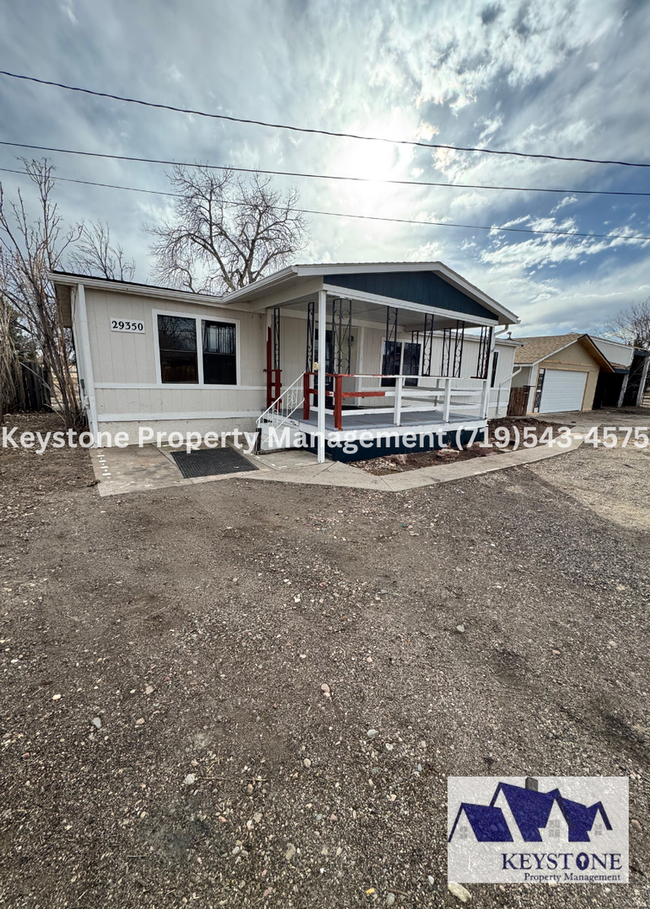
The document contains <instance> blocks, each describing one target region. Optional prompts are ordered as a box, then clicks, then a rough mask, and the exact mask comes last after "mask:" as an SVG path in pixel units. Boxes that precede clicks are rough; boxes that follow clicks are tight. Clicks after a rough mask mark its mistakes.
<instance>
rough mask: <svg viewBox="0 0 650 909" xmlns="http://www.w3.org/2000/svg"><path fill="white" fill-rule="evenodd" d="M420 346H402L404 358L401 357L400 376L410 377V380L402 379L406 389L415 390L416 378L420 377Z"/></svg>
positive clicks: (407, 343) (406, 344) (407, 344)
mask: <svg viewBox="0 0 650 909" xmlns="http://www.w3.org/2000/svg"><path fill="white" fill-rule="evenodd" d="M420 352H421V345H420V344H409V342H408V341H407V342H406V343H405V344H404V356H403V357H402V375H403V376H411V378H410V379H404V385H405V387H406V388H408V387H409V386H410V387H411V388H416V387H417V384H418V376H419V375H420Z"/></svg>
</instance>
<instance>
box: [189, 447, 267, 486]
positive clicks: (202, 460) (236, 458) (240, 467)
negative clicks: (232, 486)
mask: <svg viewBox="0 0 650 909" xmlns="http://www.w3.org/2000/svg"><path fill="white" fill-rule="evenodd" d="M172 458H173V459H174V460H175V461H176V464H177V466H178V469H179V470H180V472H181V473H182V474H183V476H184V477H185V479H186V480H189V479H190V478H191V477H213V476H220V475H221V474H224V473H242V472H243V471H245V470H257V467H255V465H254V464H251V462H250V461H247V460H246V458H245V457H244V456H243V455H241V454H240V453H239V452H238V451H235V449H234V448H199V449H197V450H196V451H190V452H187V451H174V452H172Z"/></svg>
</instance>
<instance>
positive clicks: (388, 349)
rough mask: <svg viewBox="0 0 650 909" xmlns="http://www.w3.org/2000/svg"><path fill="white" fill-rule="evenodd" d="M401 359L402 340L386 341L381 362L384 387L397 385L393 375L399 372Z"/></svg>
mask: <svg viewBox="0 0 650 909" xmlns="http://www.w3.org/2000/svg"><path fill="white" fill-rule="evenodd" d="M401 360H402V342H401V341H384V356H383V358H382V362H381V371H382V376H383V378H382V380H381V385H382V388H394V387H395V379H394V378H391V377H392V376H395V375H397V374H399V370H400V363H401Z"/></svg>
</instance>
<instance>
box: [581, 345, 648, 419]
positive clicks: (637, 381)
mask: <svg viewBox="0 0 650 909" xmlns="http://www.w3.org/2000/svg"><path fill="white" fill-rule="evenodd" d="M591 340H592V341H593V342H594V344H595V345H596V347H597V348H598V349H599V350H600V352H601V353H602V354H604V355H605V356H606V357H607V359H608V360H609V362H610V363H611V365H612V366H613V367H614V372H613V373H610V372H606V371H604V370H601V372H600V375H599V376H598V383H597V385H596V392H595V395H594V405H593V406H594V409H595V408H598V407H623V406H626V407H638V406H639V405H640V404H641V403H642V401H643V393H644V390H645V386H646V381H647V376H648V367H650V351H648V350H641V349H639V348H634V347H632V346H631V345H630V344H623V343H622V342H621V341H613V340H612V339H611V338H597V337H594V336H592V337H591Z"/></svg>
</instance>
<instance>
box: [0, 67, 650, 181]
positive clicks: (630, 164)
mask: <svg viewBox="0 0 650 909" xmlns="http://www.w3.org/2000/svg"><path fill="white" fill-rule="evenodd" d="M0 75H1V76H8V77H9V78H11V79H21V80H22V81H25V82H35V83H37V84H38V85H50V86H53V87H54V88H62V89H65V91H69V92H80V93H81V94H84V95H93V96H94V97H96V98H110V99H111V100H113V101H123V102H125V103H127V104H138V105H140V106H141V107H152V108H156V109H158V110H169V111H174V112H175V113H179V114H192V115H193V116H195V117H208V118H210V119H212V120H228V121H230V122H231V123H245V124H247V125H252V126H263V127H265V128H267V129H284V130H289V131H290V132H296V133H308V134H311V135H317V136H333V137H334V138H338V139H361V140H364V141H366V142H389V143H391V144H392V145H409V146H415V147H417V148H429V149H432V148H442V149H446V150H449V151H460V152H480V153H481V154H484V155H509V156H511V157H515V158H544V159H546V160H549V161H578V162H580V163H582V164H617V165H621V166H622V167H650V163H645V162H639V161H616V160H609V159H599V158H575V157H567V156H564V155H548V154H534V153H532V152H517V151H506V150H503V149H494V148H474V147H472V146H462V145H442V144H439V143H434V142H417V141H415V140H412V139H389V138H388V137H386V136H363V135H359V134H357V133H343V132H334V131H333V130H327V129H310V128H308V127H305V126H291V125H289V124H286V123H269V122H267V121H266V120H251V119H247V118H245V117H233V116H230V115H227V114H213V113H208V112H206V111H202V110H195V109H193V108H185V107H174V106H173V105H171V104H161V103H155V102H153V101H142V100H141V99H139V98H126V97H124V96H122V95H113V94H111V93H109V92H97V91H93V90H92V89H90V88H81V87H80V86H78V85H65V84H64V83H63V82H53V81H50V80H48V79H37V78H36V77H35V76H25V75H23V74H20V73H10V72H8V71H7V70H0Z"/></svg>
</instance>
